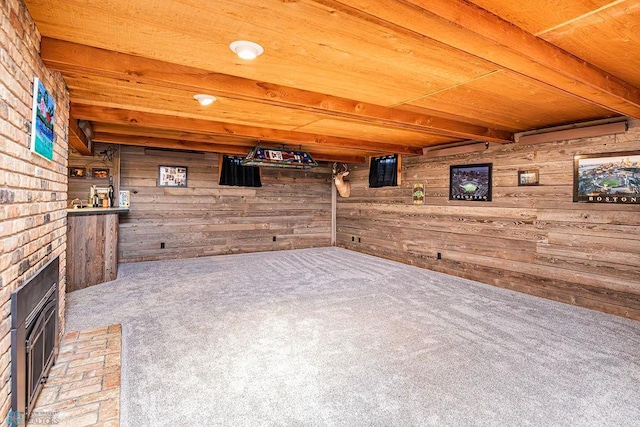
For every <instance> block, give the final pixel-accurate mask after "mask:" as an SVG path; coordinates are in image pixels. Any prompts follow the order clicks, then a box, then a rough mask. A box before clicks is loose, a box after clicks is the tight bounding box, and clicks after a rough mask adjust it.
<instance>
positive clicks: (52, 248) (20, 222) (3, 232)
mask: <svg viewBox="0 0 640 427" xmlns="http://www.w3.org/2000/svg"><path fill="white" fill-rule="evenodd" d="M0 13H1V14H2V17H1V19H0V298H2V300H1V302H0V306H1V307H2V320H1V322H0V372H2V376H1V381H2V382H1V384H0V388H1V389H2V390H1V394H0V422H2V421H4V420H5V418H6V417H7V414H8V412H9V409H10V406H11V399H12V394H11V379H12V375H11V365H12V363H13V361H12V356H11V348H10V347H11V346H10V341H11V340H10V335H11V325H12V322H13V316H14V314H13V313H12V311H11V302H10V298H11V294H12V292H14V291H15V290H16V289H18V288H19V287H20V286H22V285H24V284H25V283H26V282H27V280H28V279H30V278H31V277H33V276H34V275H35V274H36V272H38V270H40V269H42V268H43V267H44V266H45V265H47V264H49V263H50V262H51V261H53V260H54V259H56V258H58V260H59V266H57V267H56V268H57V270H58V271H57V273H58V276H59V278H60V280H58V282H57V290H56V292H55V293H56V295H59V297H58V298H57V299H58V309H57V311H58V314H59V318H60V331H59V332H60V333H62V332H63V330H64V307H65V299H64V291H65V279H64V278H65V264H66V259H65V250H66V210H65V208H66V199H67V158H68V143H67V123H68V120H69V97H68V92H67V89H66V86H65V83H64V81H63V79H62V77H61V76H60V75H59V74H58V73H52V72H50V71H49V70H48V69H47V68H46V67H45V66H44V64H43V63H42V60H41V58H40V55H39V51H40V33H39V31H38V29H37V28H36V26H35V25H34V23H33V20H32V19H31V16H30V15H29V12H28V11H27V9H26V7H25V5H24V4H23V3H22V1H21V0H4V1H1V2H0ZM34 77H38V78H39V79H40V80H41V81H42V83H43V84H44V85H45V86H46V88H47V90H48V91H49V93H50V94H51V95H52V96H53V97H54V98H55V102H56V114H55V123H54V132H55V140H54V153H53V160H52V161H48V160H46V159H44V158H42V157H40V156H38V155H36V154H34V153H32V152H31V151H30V147H29V144H30V128H31V105H32V89H33V78H34Z"/></svg>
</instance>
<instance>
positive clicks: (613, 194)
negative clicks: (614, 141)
mask: <svg viewBox="0 0 640 427" xmlns="http://www.w3.org/2000/svg"><path fill="white" fill-rule="evenodd" d="M573 164H574V166H573V201H574V202H587V203H617V204H632V203H634V204H637V203H640V151H624V152H619V153H601V154H585V155H577V156H575V157H574V158H573Z"/></svg>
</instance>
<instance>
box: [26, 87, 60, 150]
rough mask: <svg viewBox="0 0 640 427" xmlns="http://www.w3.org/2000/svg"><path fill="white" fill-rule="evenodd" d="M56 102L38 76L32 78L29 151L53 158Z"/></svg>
mask: <svg viewBox="0 0 640 427" xmlns="http://www.w3.org/2000/svg"><path fill="white" fill-rule="evenodd" d="M55 115H56V103H55V100H54V99H53V96H51V94H49V91H47V89H46V88H45V87H44V85H43V84H42V82H41V81H40V79H39V78H37V77H34V79H33V105H32V111H31V151H33V152H34V153H36V154H38V155H39V156H42V157H44V158H45V159H47V160H49V161H52V160H53V141H54V139H55V133H54V131H53V124H54V123H55Z"/></svg>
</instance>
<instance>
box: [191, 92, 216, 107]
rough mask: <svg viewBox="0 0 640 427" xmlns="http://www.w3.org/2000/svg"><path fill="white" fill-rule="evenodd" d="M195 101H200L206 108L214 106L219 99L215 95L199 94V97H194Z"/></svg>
mask: <svg viewBox="0 0 640 427" xmlns="http://www.w3.org/2000/svg"><path fill="white" fill-rule="evenodd" d="M193 99H195V100H196V101H198V102H199V103H200V105H202V106H203V107H206V106H207V105H211V104H213V103H214V102H215V101H216V100H217V99H218V98H216V97H215V96H213V95H206V94H204V93H199V94H197V95H193Z"/></svg>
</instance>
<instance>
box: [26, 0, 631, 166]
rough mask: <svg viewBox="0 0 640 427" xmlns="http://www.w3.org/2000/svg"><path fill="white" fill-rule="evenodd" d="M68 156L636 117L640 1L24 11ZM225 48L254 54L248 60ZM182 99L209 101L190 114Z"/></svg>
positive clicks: (89, 6) (484, 137)
mask: <svg viewBox="0 0 640 427" xmlns="http://www.w3.org/2000/svg"><path fill="white" fill-rule="evenodd" d="M25 3H26V5H27V7H28V9H29V11H30V13H31V15H32V16H33V18H34V19H35V21H36V25H37V27H38V29H39V30H40V32H41V34H42V36H43V38H42V46H41V53H42V57H43V60H44V62H45V63H46V64H47V66H49V67H50V68H52V69H54V70H59V71H60V72H62V74H63V75H64V78H65V81H66V82H67V85H68V87H69V90H70V96H71V114H72V123H71V126H70V134H71V135H78V136H79V138H80V139H77V138H73V137H70V143H71V144H72V146H73V147H74V148H76V149H78V150H79V151H87V148H86V147H84V145H86V144H87V141H86V140H84V141H82V139H84V138H83V136H84V135H83V134H82V132H81V131H79V130H78V129H77V126H75V121H76V120H78V119H81V120H87V121H89V122H90V123H91V124H92V126H93V130H94V135H93V141H96V142H107V143H114V144H132V145H144V146H151V147H164V148H181V149H190V150H199V151H218V152H225V153H230V154H244V153H246V152H247V150H248V148H249V147H251V146H253V145H255V144H256V143H258V142H260V143H261V144H262V145H264V146H273V147H281V146H283V145H284V146H287V147H291V148H296V149H297V148H302V149H304V150H308V151H310V152H311V153H312V154H313V155H314V156H315V157H316V158H317V159H319V160H326V161H347V162H361V161H363V160H364V158H365V156H369V155H381V154H389V153H402V154H420V153H422V149H423V148H425V147H433V146H439V145H444V144H450V143H456V142H460V141H467V140H471V141H487V142H495V143H509V142H511V141H512V140H513V133H514V132H521V131H527V130H531V129H536V128H542V127H548V126H555V125H561V124H566V123H573V122H578V121H588V120H594V119H603V118H609V117H615V116H630V117H635V118H640V89H639V88H640V72H638V70H640V0H626V1H625V0H616V1H612V0H474V1H473V2H468V1H464V0H261V1H256V0H217V1H215V2H207V1H201V0H147V1H142V2H141V1H133V0H110V1H90V2H87V1H85V0H62V1H60V0H58V1H53V0H25ZM234 40H252V41H255V42H257V43H259V44H261V45H262V46H264V48H265V53H264V54H263V55H262V56H259V57H258V58H257V59H255V60H253V61H246V60H242V59H239V58H238V57H237V56H235V54H234V53H233V52H231V50H230V49H229V44H230V43H231V42H232V41H234ZM197 93H208V94H211V95H214V96H216V97H217V98H218V101H217V102H215V103H214V104H212V105H210V106H207V107H202V106H200V105H199V104H198V103H197V102H196V101H195V100H194V99H193V95H194V94H197Z"/></svg>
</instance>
